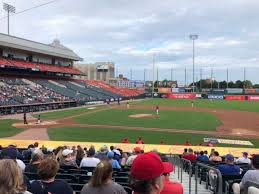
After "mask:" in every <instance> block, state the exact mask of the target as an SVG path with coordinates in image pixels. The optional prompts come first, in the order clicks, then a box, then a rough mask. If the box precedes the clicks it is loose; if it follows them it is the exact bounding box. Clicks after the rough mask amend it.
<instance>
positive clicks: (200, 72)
mask: <svg viewBox="0 0 259 194" xmlns="http://www.w3.org/2000/svg"><path fill="white" fill-rule="evenodd" d="M201 91H202V68H201V69H200V92H201Z"/></svg>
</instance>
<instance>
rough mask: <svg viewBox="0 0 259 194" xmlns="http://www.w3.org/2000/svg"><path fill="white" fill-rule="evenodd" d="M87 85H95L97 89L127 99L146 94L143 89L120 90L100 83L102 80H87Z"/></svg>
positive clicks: (102, 82)
mask: <svg viewBox="0 0 259 194" xmlns="http://www.w3.org/2000/svg"><path fill="white" fill-rule="evenodd" d="M86 83H88V84H90V85H94V86H96V87H100V88H103V89H106V90H108V91H110V92H113V93H116V94H119V95H122V96H125V97H134V96H138V95H140V94H143V93H144V90H143V89H129V88H119V87H115V86H111V85H109V84H107V83H105V82H104V81H100V80H87V81H86Z"/></svg>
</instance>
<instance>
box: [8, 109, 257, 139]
mask: <svg viewBox="0 0 259 194" xmlns="http://www.w3.org/2000/svg"><path fill="white" fill-rule="evenodd" d="M110 108H113V109H126V106H125V105H120V106H116V105H113V106H107V107H105V108H102V109H97V110H94V111H90V112H86V113H81V114H78V115H73V116H69V117H65V118H62V119H55V120H52V121H55V122H56V123H55V124H48V125H45V126H44V127H43V126H42V125H37V124H35V125H25V126H23V128H26V129H27V130H25V131H23V132H22V133H20V134H17V135H16V136H14V138H17V139H28V138H29V139H30V138H32V139H39V140H41V138H43V139H44V140H45V138H48V137H46V134H47V130H46V129H47V128H50V127H58V126H60V127H62V126H76V127H85V128H90V127H93V128H114V129H122V130H123V129H131V130H146V131H166V132H172V133H175V132H178V133H191V134H204V135H212V136H226V137H231V136H232V137H240V138H258V139H259V133H258V131H259V113H257V112H248V111H235V110H223V109H212V108H197V107H194V108H192V107H180V106H160V107H159V108H160V110H161V111H163V110H185V111H196V112H210V113H212V114H214V115H216V116H217V117H218V118H219V119H220V120H221V122H222V125H221V126H220V127H218V128H217V130H216V131H199V130H187V129H162V128H143V127H130V126H118V125H89V124H78V123H75V121H74V120H73V118H75V117H78V116H82V115H88V114H92V113H95V112H99V111H103V110H107V109H110ZM130 109H142V110H145V109H146V110H147V109H149V110H154V114H155V106H149V105H131V106H130ZM32 121H33V122H35V119H34V120H32ZM43 122H44V121H43ZM48 123H49V121H48ZM19 124H21V123H19ZM39 129H40V130H39ZM37 133H38V134H37ZM41 133H42V134H41ZM32 134H33V135H32ZM36 137H37V138H36ZM12 138H13V137H12ZM43 139H42V140H43Z"/></svg>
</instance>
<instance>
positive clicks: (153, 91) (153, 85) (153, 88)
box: [152, 54, 155, 98]
mask: <svg viewBox="0 0 259 194" xmlns="http://www.w3.org/2000/svg"><path fill="white" fill-rule="evenodd" d="M152 72H153V84H152V98H154V93H155V54H153V70H152Z"/></svg>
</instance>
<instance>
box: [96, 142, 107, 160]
mask: <svg viewBox="0 0 259 194" xmlns="http://www.w3.org/2000/svg"><path fill="white" fill-rule="evenodd" d="M107 152H108V148H107V146H106V145H103V146H102V147H101V149H100V151H99V152H98V153H97V154H96V158H98V159H99V160H101V161H102V160H106V159H107Z"/></svg>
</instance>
